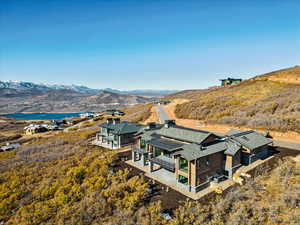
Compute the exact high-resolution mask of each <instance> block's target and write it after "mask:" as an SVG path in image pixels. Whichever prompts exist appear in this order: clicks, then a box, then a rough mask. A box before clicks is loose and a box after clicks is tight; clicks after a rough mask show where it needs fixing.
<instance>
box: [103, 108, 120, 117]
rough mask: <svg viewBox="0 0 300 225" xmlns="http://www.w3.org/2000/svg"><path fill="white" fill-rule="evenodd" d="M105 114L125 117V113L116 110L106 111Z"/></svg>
mask: <svg viewBox="0 0 300 225" xmlns="http://www.w3.org/2000/svg"><path fill="white" fill-rule="evenodd" d="M105 114H106V115H109V116H125V113H124V112H123V111H121V110H118V109H108V110H106V113H105Z"/></svg>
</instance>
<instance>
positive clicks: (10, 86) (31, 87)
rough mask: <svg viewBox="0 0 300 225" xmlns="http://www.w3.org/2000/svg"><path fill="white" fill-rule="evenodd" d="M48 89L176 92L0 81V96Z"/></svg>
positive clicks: (134, 93) (132, 93)
mask: <svg viewBox="0 0 300 225" xmlns="http://www.w3.org/2000/svg"><path fill="white" fill-rule="evenodd" d="M50 90H72V91H76V92H79V93H82V94H99V93H101V92H103V91H108V92H111V93H116V94H129V95H141V96H147V97H154V96H155V97H159V96H165V95H169V94H172V93H176V92H178V91H177V90H131V91H123V90H117V89H111V88H105V89H94V88H89V87H86V86H83V85H74V84H72V85H59V84H43V83H42V84H36V83H32V82H24V81H0V96H1V95H6V96H7V97H8V96H16V95H19V94H25V95H32V94H33V95H34V94H41V93H42V92H46V91H50Z"/></svg>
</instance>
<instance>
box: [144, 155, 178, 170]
mask: <svg viewBox="0 0 300 225" xmlns="http://www.w3.org/2000/svg"><path fill="white" fill-rule="evenodd" d="M150 161H151V162H152V163H154V164H157V165H160V166H161V167H162V168H164V169H166V170H168V171H171V172H175V162H174V160H173V159H171V158H169V157H166V156H163V155H159V156H157V157H154V158H152V159H150Z"/></svg>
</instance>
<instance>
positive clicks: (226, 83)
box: [220, 77, 242, 86]
mask: <svg viewBox="0 0 300 225" xmlns="http://www.w3.org/2000/svg"><path fill="white" fill-rule="evenodd" d="M220 81H221V85H222V86H230V85H234V84H239V83H241V82H242V79H236V78H230V77H228V78H227V79H221V80H220Z"/></svg>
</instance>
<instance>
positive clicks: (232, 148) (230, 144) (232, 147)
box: [224, 139, 241, 156]
mask: <svg viewBox="0 0 300 225" xmlns="http://www.w3.org/2000/svg"><path fill="white" fill-rule="evenodd" d="M225 144H226V146H227V150H226V151H225V152H224V153H225V154H226V155H232V156H234V155H235V154H236V153H237V152H238V151H239V150H240V149H241V145H240V144H238V143H236V142H234V141H232V140H230V139H229V140H226V141H225Z"/></svg>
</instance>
